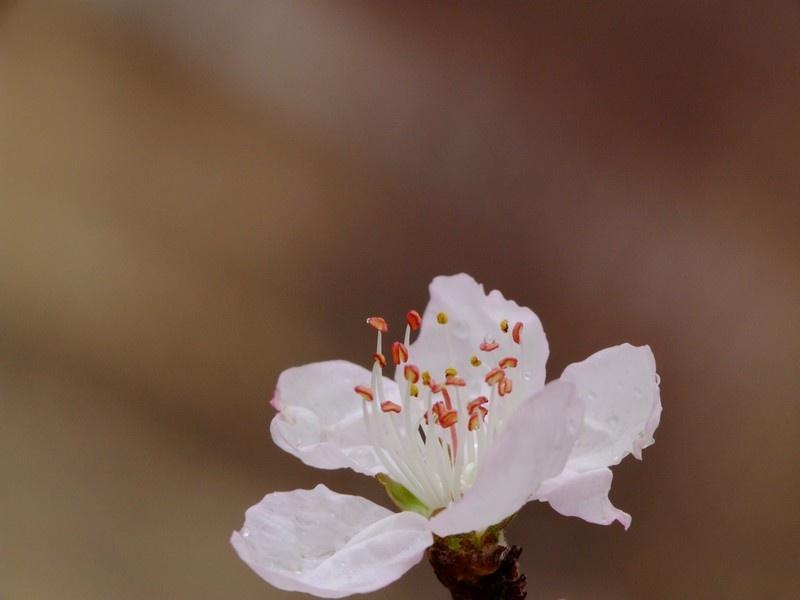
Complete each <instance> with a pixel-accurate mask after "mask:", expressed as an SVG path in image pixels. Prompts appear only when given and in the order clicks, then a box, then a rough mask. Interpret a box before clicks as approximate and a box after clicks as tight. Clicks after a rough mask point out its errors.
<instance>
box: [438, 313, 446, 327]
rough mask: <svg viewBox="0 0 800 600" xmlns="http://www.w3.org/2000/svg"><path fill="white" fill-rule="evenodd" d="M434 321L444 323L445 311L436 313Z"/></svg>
mask: <svg viewBox="0 0 800 600" xmlns="http://www.w3.org/2000/svg"><path fill="white" fill-rule="evenodd" d="M436 322H437V323H439V325H444V324H446V323H447V313H445V312H440V313H439V314H438V315H436Z"/></svg>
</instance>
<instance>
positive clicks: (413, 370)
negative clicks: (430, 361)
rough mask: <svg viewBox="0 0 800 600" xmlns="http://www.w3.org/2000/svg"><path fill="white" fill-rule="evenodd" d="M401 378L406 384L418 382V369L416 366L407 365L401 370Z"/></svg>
mask: <svg viewBox="0 0 800 600" xmlns="http://www.w3.org/2000/svg"><path fill="white" fill-rule="evenodd" d="M403 377H405V378H406V381H407V382H408V383H417V382H418V381H419V369H418V368H417V367H416V365H412V364H408V365H406V366H405V367H404V368H403Z"/></svg>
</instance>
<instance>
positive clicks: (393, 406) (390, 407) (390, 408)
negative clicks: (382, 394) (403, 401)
mask: <svg viewBox="0 0 800 600" xmlns="http://www.w3.org/2000/svg"><path fill="white" fill-rule="evenodd" d="M381 410H382V411H383V412H391V413H394V414H400V411H401V410H403V409H402V408H401V407H400V405H399V404H397V403H396V402H392V401H391V400H384V401H383V402H381Z"/></svg>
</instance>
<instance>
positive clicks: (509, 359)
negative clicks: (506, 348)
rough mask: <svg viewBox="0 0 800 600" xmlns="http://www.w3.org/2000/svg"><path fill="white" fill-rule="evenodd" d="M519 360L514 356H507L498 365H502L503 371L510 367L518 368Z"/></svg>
mask: <svg viewBox="0 0 800 600" xmlns="http://www.w3.org/2000/svg"><path fill="white" fill-rule="evenodd" d="M517 363H518V361H517V359H516V358H514V357H513V356H506V357H505V358H504V359H503V360H501V361H500V362H499V363H498V364H499V365H500V368H501V369H507V368H509V367H512V368H513V367H516V366H517Z"/></svg>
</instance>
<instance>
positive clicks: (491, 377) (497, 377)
mask: <svg viewBox="0 0 800 600" xmlns="http://www.w3.org/2000/svg"><path fill="white" fill-rule="evenodd" d="M505 376H506V373H505V371H503V369H501V368H500V367H497V368H496V369H492V370H491V371H489V372H488V373H487V374H486V377H484V381H485V382H486V383H488V384H489V385H494V384H496V383H500V382H501V381H503V379H504V378H505Z"/></svg>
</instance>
